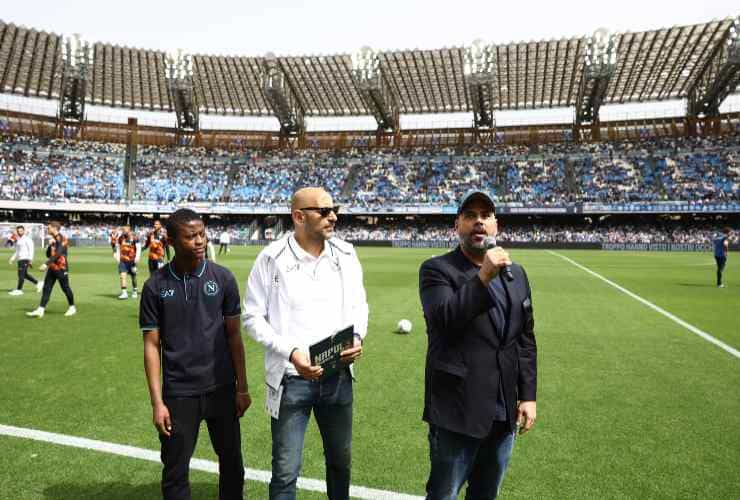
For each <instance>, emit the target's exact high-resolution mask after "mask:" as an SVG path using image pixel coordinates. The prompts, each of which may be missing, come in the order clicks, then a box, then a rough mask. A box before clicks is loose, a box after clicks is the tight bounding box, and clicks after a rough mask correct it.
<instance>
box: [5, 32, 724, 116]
mask: <svg viewBox="0 0 740 500" xmlns="http://www.w3.org/2000/svg"><path fill="white" fill-rule="evenodd" d="M732 22H733V19H732V18H728V19H724V20H716V21H712V22H709V23H704V24H696V25H691V26H675V27H671V28H663V29H658V30H651V31H642V32H637V33H621V34H618V35H617V39H618V59H617V68H616V72H615V74H614V78H613V80H612V81H611V82H610V84H609V87H608V91H607V97H606V100H605V102H604V104H621V103H633V102H647V101H663V100H673V99H682V98H686V97H687V94H688V91H689V89H690V87H691V85H692V83H694V82H695V81H697V79H698V78H699V76H700V75H701V74H702V73H703V72H704V71H705V68H706V67H708V64H709V62H710V61H711V59H712V57H713V55H714V54H715V52H716V50H717V49H718V48H719V46H720V44H721V43H724V41H725V40H726V37H727V36H728V34H729V28H730V26H731V24H732ZM61 42H62V39H61V37H60V36H59V35H56V34H50V33H46V32H43V31H37V30H34V29H30V28H24V27H19V26H15V25H13V24H7V23H5V22H2V21H0V92H3V93H10V94H18V95H25V96H32V97H43V98H57V97H59V92H60V86H61V69H62V59H61V57H62V50H61ZM585 45H586V38H570V39H561V40H550V41H539V42H516V43H509V44H506V45H497V46H496V52H497V60H498V65H497V71H498V74H497V78H496V82H497V85H496V87H495V88H494V96H493V108H494V110H522V109H539V108H555V107H568V106H574V105H575V101H576V97H577V93H578V87H579V84H580V81H581V78H582V75H583V63H582V62H583V60H584V51H585ZM463 52H464V49H463V48H461V47H456V48H443V49H437V50H403V51H393V52H381V53H380V68H381V71H383V72H384V75H385V76H386V77H387V79H388V81H389V84H390V86H391V88H393V89H394V90H395V92H396V94H397V96H398V98H399V99H398V104H399V108H400V112H401V113H405V114H423V113H446V112H467V111H471V109H472V107H471V102H470V99H469V97H468V95H467V85H466V82H465V76H464V74H463ZM164 58H165V53H164V52H160V51H152V50H145V49H134V48H129V47H119V46H113V45H110V44H104V43H95V45H94V67H93V74H92V81H91V83H90V84H89V85H88V91H87V92H88V102H89V103H92V104H98V105H103V106H112V107H119V108H131V109H141V110H152V111H172V103H171V102H170V97H169V95H168V91H167V86H166V81H165V63H164ZM262 60H263V58H259V57H232V56H217V57H216V56H206V55H196V56H194V70H193V72H194V88H195V94H196V96H197V98H198V102H199V105H200V108H201V112H202V113H207V114H214V115H253V116H271V115H272V111H271V110H270V108H269V105H268V104H267V100H266V98H265V95H264V93H263V91H262V85H261V80H260V68H261V67H262V66H261V63H262ZM278 61H279V64H280V65H281V67H282V68H283V70H284V72H285V73H287V75H288V78H289V81H290V84H291V86H292V88H293V90H294V91H295V92H296V94H297V95H298V96H299V99H300V101H301V104H302V106H303V108H304V112H305V115H306V116H358V115H368V114H370V113H371V112H370V110H368V109H367V107H366V106H365V104H363V101H362V99H361V98H360V94H359V93H358V90H357V88H356V87H355V84H354V82H353V79H352V76H351V69H352V67H351V58H350V55H349V54H337V55H331V56H307V57H300V56H295V57H278Z"/></svg>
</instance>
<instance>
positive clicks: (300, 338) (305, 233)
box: [243, 188, 368, 499]
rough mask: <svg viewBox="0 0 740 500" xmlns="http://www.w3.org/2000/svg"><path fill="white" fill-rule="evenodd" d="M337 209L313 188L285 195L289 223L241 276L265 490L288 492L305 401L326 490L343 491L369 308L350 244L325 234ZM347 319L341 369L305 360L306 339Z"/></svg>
mask: <svg viewBox="0 0 740 500" xmlns="http://www.w3.org/2000/svg"><path fill="white" fill-rule="evenodd" d="M337 210H338V208H337V207H335V206H334V205H333V201H332V198H331V196H330V195H329V194H328V193H327V192H326V191H324V190H323V189H321V188H304V189H301V190H299V191H297V192H296V193H295V194H294V195H293V199H292V202H291V216H292V219H293V224H294V226H295V232H294V233H289V234H287V235H286V236H284V237H282V238H281V239H279V240H277V241H275V242H273V243H271V244H270V245H269V246H267V247H266V248H265V249H264V250H263V251H262V252H261V253H260V254H259V255H258V257H257V260H256V261H255V264H254V267H253V268H252V271H251V273H250V275H249V280H248V281H247V293H246V297H245V299H244V309H243V311H244V312H243V317H244V325H245V327H246V328H247V332H248V334H249V335H250V336H251V337H252V338H253V339H255V340H256V341H257V342H259V343H260V344H262V346H263V347H264V348H265V378H266V383H267V386H268V394H267V407H268V411H269V413H270V415H271V416H272V419H271V425H272V479H271V481H270V495H269V497H270V499H294V498H295V496H296V480H297V479H298V475H299V473H300V470H301V455H302V451H303V440H304V436H305V433H306V426H307V425H308V420H309V417H310V414H311V410H313V412H314V415H315V417H316V423H317V424H318V426H319V430H320V432H321V436H322V439H323V444H324V455H325V458H326V468H327V469H326V484H327V496H328V498H331V499H348V498H349V482H350V470H351V448H352V373H351V367H350V366H349V365H351V363H353V362H354V361H355V360H356V359H358V358H359V357H360V355H361V354H362V340H363V338H364V337H365V335H366V333H367V318H368V307H367V299H366V295H365V288H364V285H363V282H362V268H361V266H360V262H359V260H358V258H357V254H356V253H355V250H354V248H353V247H352V245H350V244H349V243H346V242H344V241H342V240H340V239H338V238H334V237H333V236H334V225H335V224H336V221H337ZM350 325H351V326H352V327H353V331H354V335H355V341H354V347H352V348H349V349H346V350H344V351H342V352H341V354H340V355H341V361H342V363H343V364H344V365H345V366H347V368H346V369H342V370H339V372H338V373H337V374H335V375H333V376H330V377H328V378H326V377H322V374H323V369H322V368H321V367H319V366H312V365H311V363H310V360H309V346H310V345H311V344H314V343H315V342H317V341H320V340H323V339H324V338H326V337H328V336H329V335H332V334H333V333H335V332H337V331H338V330H340V329H344V328H346V327H348V326H350Z"/></svg>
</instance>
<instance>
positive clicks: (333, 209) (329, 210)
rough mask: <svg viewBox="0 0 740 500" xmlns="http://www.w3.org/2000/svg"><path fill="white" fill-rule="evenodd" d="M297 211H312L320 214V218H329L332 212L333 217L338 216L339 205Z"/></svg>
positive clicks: (304, 208) (305, 208)
mask: <svg viewBox="0 0 740 500" xmlns="http://www.w3.org/2000/svg"><path fill="white" fill-rule="evenodd" d="M298 210H312V211H314V212H318V213H319V214H321V217H329V214H330V213H332V212H334V215H339V205H335V206H333V207H303V208H299V209H298Z"/></svg>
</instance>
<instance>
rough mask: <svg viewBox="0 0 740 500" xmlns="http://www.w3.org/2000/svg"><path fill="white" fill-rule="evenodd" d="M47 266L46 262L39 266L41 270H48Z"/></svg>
mask: <svg viewBox="0 0 740 500" xmlns="http://www.w3.org/2000/svg"><path fill="white" fill-rule="evenodd" d="M46 268H47V266H46V264H41V265H40V266H39V271H46Z"/></svg>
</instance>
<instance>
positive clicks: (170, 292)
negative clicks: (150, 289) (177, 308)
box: [159, 288, 175, 299]
mask: <svg viewBox="0 0 740 500" xmlns="http://www.w3.org/2000/svg"><path fill="white" fill-rule="evenodd" d="M159 296H160V297H161V298H163V299H166V298H168V297H174V296H175V290H174V289H173V288H169V289H167V288H162V289H161V290H160V291H159Z"/></svg>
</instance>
